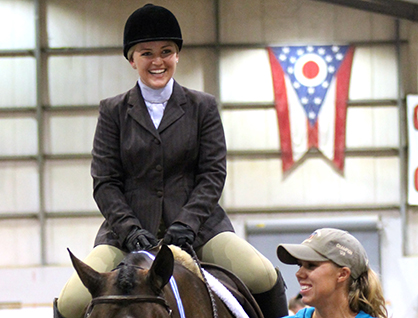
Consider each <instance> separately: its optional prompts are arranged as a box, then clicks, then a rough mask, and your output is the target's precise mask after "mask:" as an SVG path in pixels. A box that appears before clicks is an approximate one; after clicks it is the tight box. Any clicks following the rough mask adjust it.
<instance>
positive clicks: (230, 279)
mask: <svg viewBox="0 0 418 318" xmlns="http://www.w3.org/2000/svg"><path fill="white" fill-rule="evenodd" d="M201 266H202V268H203V269H205V270H206V271H207V272H209V273H210V274H211V275H212V276H214V277H215V278H217V279H218V280H219V281H220V282H221V283H222V284H223V285H224V286H225V287H226V288H227V289H228V290H229V291H230V292H231V294H232V295H233V296H234V297H235V298H236V299H237V301H238V302H239V303H240V304H241V306H242V308H243V309H244V310H245V312H246V313H247V315H248V316H249V317H250V318H264V316H263V313H262V312H261V309H260V307H259V306H258V304H257V302H256V301H255V299H254V297H253V295H252V294H251V292H250V291H249V290H248V288H247V286H245V284H244V283H243V282H242V280H241V279H239V278H238V277H237V276H236V275H235V274H234V273H232V272H231V271H229V270H227V269H225V268H223V267H222V266H219V265H215V264H211V263H205V262H201Z"/></svg>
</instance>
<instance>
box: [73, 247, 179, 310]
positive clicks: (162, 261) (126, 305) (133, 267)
mask: <svg viewBox="0 0 418 318" xmlns="http://www.w3.org/2000/svg"><path fill="white" fill-rule="evenodd" d="M69 253H70V257H71V261H72V263H73V266H74V268H75V270H76V271H77V273H78V276H79V277H80V279H81V281H82V282H83V284H84V286H86V288H87V289H88V290H89V292H90V294H91V295H92V297H93V300H92V302H91V303H90V307H89V308H88V309H87V314H88V317H89V318H95V317H103V318H106V317H114V318H118V317H137V316H138V317H139V314H138V313H141V316H144V317H168V316H169V315H168V314H169V311H170V309H169V308H168V305H167V304H166V302H165V300H164V298H163V297H162V295H163V293H162V290H163V287H164V286H165V285H166V284H167V283H168V281H169V279H170V277H171V275H172V274H173V267H174V258H173V254H172V252H171V250H170V249H169V248H168V247H167V246H165V245H163V246H161V249H160V251H159V252H158V254H157V255H156V257H155V260H154V262H152V265H150V262H149V261H148V260H147V259H146V258H145V257H144V256H143V255H141V254H140V253H132V254H129V255H128V257H127V258H126V259H125V260H124V262H122V263H121V265H120V266H118V267H117V268H116V269H115V270H114V271H112V272H107V273H99V272H97V271H95V270H94V269H92V268H91V267H90V266H88V265H87V264H85V263H83V262H82V261H80V260H79V259H78V258H77V257H75V256H74V255H73V254H72V253H71V252H70V251H69ZM146 312H148V313H147V314H146V315H145V313H146Z"/></svg>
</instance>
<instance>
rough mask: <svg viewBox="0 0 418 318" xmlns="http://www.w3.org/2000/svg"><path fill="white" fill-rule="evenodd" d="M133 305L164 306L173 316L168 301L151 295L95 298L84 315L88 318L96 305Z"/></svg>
mask: <svg viewBox="0 0 418 318" xmlns="http://www.w3.org/2000/svg"><path fill="white" fill-rule="evenodd" d="M132 303H156V304H159V305H161V306H163V307H164V308H165V309H166V310H167V313H168V315H169V316H170V317H171V316H172V312H173V311H172V310H171V308H170V306H169V305H168V303H167V301H166V300H165V299H164V298H163V297H160V296H149V295H108V296H100V297H95V298H93V299H92V300H91V302H90V304H89V306H88V307H87V310H86V313H85V315H84V317H85V318H88V317H89V316H90V315H91V312H92V311H93V308H94V306H95V305H100V304H121V305H126V304H132Z"/></svg>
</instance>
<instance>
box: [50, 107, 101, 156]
mask: <svg viewBox="0 0 418 318" xmlns="http://www.w3.org/2000/svg"><path fill="white" fill-rule="evenodd" d="M97 116H98V114H97V112H91V113H84V114H83V115H77V114H74V113H73V114H68V113H67V114H56V113H54V114H53V115H51V114H50V115H49V116H47V117H46V122H47V125H46V128H45V133H46V141H45V152H46V153H48V154H69V153H90V152H91V149H92V145H93V136H94V132H95V129H96V124H97Z"/></svg>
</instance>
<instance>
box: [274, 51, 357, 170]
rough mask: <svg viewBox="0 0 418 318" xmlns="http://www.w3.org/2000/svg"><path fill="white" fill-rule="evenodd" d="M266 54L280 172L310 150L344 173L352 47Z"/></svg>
mask: <svg viewBox="0 0 418 318" xmlns="http://www.w3.org/2000/svg"><path fill="white" fill-rule="evenodd" d="M268 53H269V59H270V65H271V72H272V77H273V87H274V98H275V106H276V110H277V117H278V122H279V131H280V147H281V150H282V169H283V172H288V171H289V169H291V168H292V167H293V165H294V164H295V163H296V162H297V161H298V160H300V159H301V158H302V157H303V156H304V155H305V154H306V152H307V151H309V149H312V148H316V149H318V150H319V151H320V152H321V153H322V154H323V155H324V156H325V157H326V158H328V159H329V160H330V161H331V162H332V163H333V164H334V166H335V167H336V168H337V170H339V171H340V172H343V170H344V158H345V127H346V117H347V99H348V89H349V83H350V74H351V65H352V61H353V55H354V47H352V46H337V45H321V46H283V47H269V48H268Z"/></svg>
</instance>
